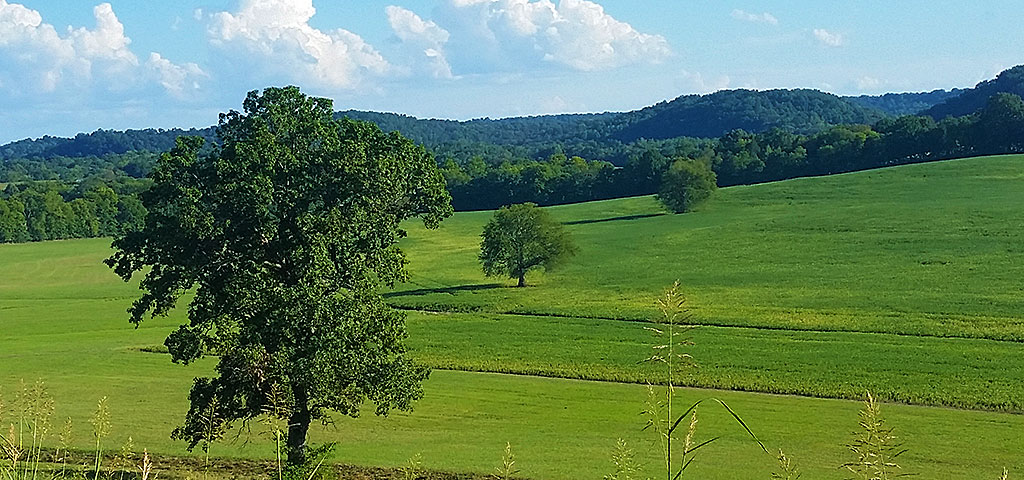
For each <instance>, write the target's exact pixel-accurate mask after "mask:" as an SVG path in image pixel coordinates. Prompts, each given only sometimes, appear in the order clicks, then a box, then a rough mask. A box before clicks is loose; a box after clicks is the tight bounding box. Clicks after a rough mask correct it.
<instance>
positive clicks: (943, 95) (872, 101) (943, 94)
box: [844, 88, 965, 116]
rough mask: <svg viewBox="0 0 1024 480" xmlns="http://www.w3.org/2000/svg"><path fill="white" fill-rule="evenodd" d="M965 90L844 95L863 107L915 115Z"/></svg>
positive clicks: (891, 113)
mask: <svg viewBox="0 0 1024 480" xmlns="http://www.w3.org/2000/svg"><path fill="white" fill-rule="evenodd" d="M964 91H965V90H963V89H960V88H954V89H952V90H932V91H930V92H909V93H886V94H884V95H859V96H856V97H844V98H845V99H846V100H849V101H851V102H853V103H856V104H858V105H860V106H862V107H867V108H874V109H877V110H881V111H883V112H885V113H887V114H889V115H896V116H901V115H915V114H918V113H921V112H923V111H925V110H927V109H929V108H931V107H934V106H935V105H938V104H940V103H943V102H945V101H947V100H949V99H951V98H955V97H958V96H960V94H961V93H963V92H964Z"/></svg>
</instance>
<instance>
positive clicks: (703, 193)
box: [658, 159, 718, 213]
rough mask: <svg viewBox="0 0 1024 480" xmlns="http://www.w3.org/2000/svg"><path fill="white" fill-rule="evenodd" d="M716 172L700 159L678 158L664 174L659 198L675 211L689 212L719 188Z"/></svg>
mask: <svg viewBox="0 0 1024 480" xmlns="http://www.w3.org/2000/svg"><path fill="white" fill-rule="evenodd" d="M717 181H718V180H717V178H716V177H715V172H714V171H712V170H711V167H709V166H708V165H707V164H706V163H704V162H702V161H700V160H689V159H686V160H676V161H675V163H673V164H672V166H671V167H669V169H668V171H666V172H665V175H664V176H662V180H661V189H660V190H659V191H658V200H660V201H661V203H662V204H664V205H665V207H666V208H668V209H669V210H671V211H673V212H675V213H683V212H689V211H691V210H693V209H694V207H696V206H697V205H699V204H701V203H702V202H704V201H705V200H707V199H708V198H709V197H711V194H712V193H714V192H715V190H718V184H717Z"/></svg>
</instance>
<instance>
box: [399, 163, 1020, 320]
mask: <svg viewBox="0 0 1024 480" xmlns="http://www.w3.org/2000/svg"><path fill="white" fill-rule="evenodd" d="M1022 204H1024V157H1021V156H1003V157H989V158H975V159H968V160H956V161H948V162H937V163H929V164H920V165H909V166H902V167H895V168H889V169H883V170H873V171H867V172H859V173H852V174H845V175H834V176H829V177H820V178H807V179H797V180H791V181H785V182H778V183H772V184H763V185H754V186H748V187H733V188H727V189H724V190H721V191H720V192H719V193H718V195H717V197H716V198H715V199H713V200H712V201H711V202H710V203H709V204H707V205H706V206H705V207H704V208H703V209H702V210H701V211H699V212H696V213H692V214H685V215H661V214H660V210H659V208H658V207H657V205H656V203H655V201H654V199H653V198H650V197H641V198H630V199H621V200H610V201H603V202H591V203H586V204H580V205H569V206H561V207H555V208H552V209H551V211H552V213H553V214H554V215H555V216H556V217H557V218H559V219H561V220H563V221H564V222H566V223H568V224H569V228H570V230H571V231H572V233H574V234H575V236H576V238H577V240H578V244H579V247H580V253H579V255H578V257H577V258H576V260H575V261H574V262H572V263H571V264H569V265H568V266H567V268H565V269H563V270H560V271H557V272H554V273H552V274H549V275H546V276H544V275H536V276H534V277H532V278H529V279H528V280H532V281H533V282H534V284H535V285H537V287H536V288H527V289H512V288H497V287H506V286H510V285H512V282H509V281H503V280H502V279H494V278H491V279H488V278H485V277H484V276H483V275H482V274H481V273H480V268H479V266H478V264H477V260H476V252H477V250H478V245H479V234H480V231H481V230H482V227H483V224H484V223H485V222H486V221H487V219H488V218H489V216H490V213H489V212H476V213H468V214H458V215H456V216H455V217H454V218H451V219H448V220H447V221H445V222H444V224H443V225H442V227H441V229H440V230H439V231H438V232H425V231H423V230H422V229H421V228H417V227H416V226H415V225H413V226H412V227H411V228H410V238H409V239H408V240H407V241H406V242H405V245H404V246H405V248H406V250H407V252H408V254H409V259H410V260H411V262H412V263H411V264H410V265H411V270H412V282H410V283H408V284H406V285H404V286H402V287H401V290H402V291H400V292H398V293H396V294H395V295H394V296H393V297H392V298H391V299H390V300H391V301H392V302H394V303H396V304H401V305H406V306H412V307H418V308H431V309H439V310H457V311H466V310H471V311H485V312H517V313H529V314H558V315H568V316H576V317H607V318H625V319H650V318H652V317H654V316H655V314H656V313H655V311H654V308H653V303H652V301H651V299H652V298H654V297H655V296H656V295H657V294H658V293H659V292H660V291H661V290H662V289H663V288H664V287H665V286H667V285H670V284H671V283H672V282H673V281H674V280H677V279H678V280H680V282H681V283H682V285H683V289H684V292H686V293H687V294H688V295H689V297H690V305H691V306H692V308H693V312H694V321H695V322H699V323H704V324H713V325H739V326H754V327H765V328H785V329H806V330H823V331H827V330H839V331H865V332H888V333H902V334H914V335H935V336H963V337H983V338H996V339H1013V340H1024V303H1022V301H1021V299H1022V298H1024V281H1022V280H1021V279H1022V278H1024V256H1022V254H1024V209H1022V208H1020V206H1021V205H1022Z"/></svg>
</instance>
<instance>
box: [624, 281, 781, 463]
mask: <svg viewBox="0 0 1024 480" xmlns="http://www.w3.org/2000/svg"><path fill="white" fill-rule="evenodd" d="M685 303H686V296H685V295H683V293H682V292H680V291H679V282H678V281H676V282H675V283H673V284H672V286H671V287H669V288H668V289H667V290H666V291H665V293H664V295H663V296H662V297H661V298H660V299H659V300H658V310H659V311H660V312H661V318H660V322H659V323H660V328H655V327H644V329H646V330H649V331H651V332H653V333H654V335H655V337H656V338H658V340H659V341H658V343H656V344H655V345H654V346H653V348H654V354H653V355H651V356H650V357H648V358H646V359H644V360H643V361H644V362H653V363H657V364H660V365H663V366H664V369H665V378H667V379H668V382H667V384H666V386H665V389H664V393H660V392H658V389H657V388H656V387H655V386H654V385H652V384H651V383H650V382H648V384H647V392H648V397H647V403H646V405H645V407H644V410H643V411H642V412H641V413H642V414H643V415H644V417H645V418H646V419H647V423H646V425H645V426H644V430H647V429H650V430H652V431H654V432H655V434H656V435H657V436H658V438H659V439H660V440H661V451H662V457H663V459H664V462H665V476H666V480H678V479H679V478H681V477H682V476H683V472H685V471H686V469H687V468H688V467H689V466H690V465H691V464H693V462H694V460H696V459H697V451H698V450H700V449H701V448H703V447H706V446H708V445H710V444H712V443H714V442H715V441H716V440H718V439H719V438H721V437H713V438H711V439H709V440H705V441H697V440H696V433H697V407H698V406H700V404H702V403H704V402H705V401H712V402H716V403H718V404H719V405H721V406H722V408H724V409H725V410H726V411H728V412H729V414H730V415H732V417H733V418H734V419H735V420H736V422H738V423H739V424H740V426H742V427H743V429H744V430H745V431H746V432H747V434H749V435H750V437H751V438H752V439H754V441H755V442H757V444H758V446H760V447H761V450H763V451H764V452H765V453H768V449H767V448H765V446H764V444H763V443H761V441H760V440H758V439H757V436H756V435H754V432H753V431H751V430H750V428H748V427H747V424H746V423H745V422H744V421H743V419H742V418H740V416H739V415H737V414H736V412H735V411H733V409H732V408H731V407H729V405H728V404H726V403H725V402H723V401H722V400H720V399H717V398H713V397H712V398H706V399H702V400H698V401H697V402H695V403H693V404H692V405H690V407H689V408H687V409H686V411H684V412H683V413H682V414H680V415H678V416H673V415H675V414H674V413H673V411H672V407H673V400H674V397H675V391H676V386H675V385H674V383H673V380H672V379H673V375H674V374H676V372H677V371H678V370H679V369H682V368H685V367H687V366H691V365H692V364H693V357H692V356H691V355H690V354H689V353H686V352H685V351H684V349H685V348H686V347H690V346H693V345H694V343H693V341H691V340H688V339H686V337H685V335H686V334H687V333H688V332H690V331H692V330H693V329H694V328H696V327H694V326H693V325H689V324H688V323H689V322H690V315H689V312H688V311H687V310H686V308H685ZM684 421H685V422H686V423H683V422H684ZM681 425H682V426H685V427H686V428H685V434H684V435H683V437H682V438H681V439H680V438H679V437H678V436H677V435H678V434H677V433H676V431H677V430H678V429H679V427H680V426H681ZM677 440H682V446H681V448H680V446H679V443H678V442H677ZM673 443H675V444H676V445H675V447H673Z"/></svg>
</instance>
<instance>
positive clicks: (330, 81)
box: [209, 0, 394, 89]
mask: <svg viewBox="0 0 1024 480" xmlns="http://www.w3.org/2000/svg"><path fill="white" fill-rule="evenodd" d="M314 14H316V9H315V8H314V7H313V1H312V0H243V1H242V3H241V6H240V7H239V9H238V11H236V12H233V13H232V12H219V13H215V14H213V15H212V21H211V24H210V26H209V35H210V41H211V43H212V44H213V45H214V46H217V47H220V48H222V49H224V50H226V51H228V53H229V54H241V55H243V56H244V57H245V58H247V59H248V60H249V61H250V62H252V64H253V66H254V67H256V68H257V69H258V70H260V71H262V72H263V73H266V74H268V75H270V76H271V77H274V78H284V79H286V80H287V81H292V82H299V83H304V84H315V85H317V86H320V87H328V88H336V89H352V88H357V87H359V86H360V84H361V83H363V82H364V81H365V80H366V79H368V78H373V77H378V76H384V75H387V74H389V73H391V72H392V71H394V67H393V66H392V65H391V64H390V63H389V62H388V61H387V60H385V59H384V57H383V56H382V55H381V54H380V53H379V52H378V51H377V50H376V49H374V48H373V46H371V45H370V44H368V43H366V42H365V41H364V40H363V39H362V37H360V36H359V35H356V34H355V33H352V32H350V31H348V30H345V29H341V28H338V29H335V30H330V31H323V30H319V29H317V28H314V27H313V26H311V25H310V24H309V20H310V19H311V18H312V17H313V15H314Z"/></svg>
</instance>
